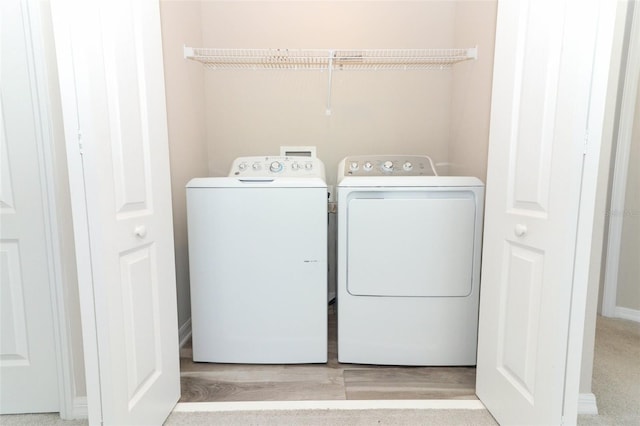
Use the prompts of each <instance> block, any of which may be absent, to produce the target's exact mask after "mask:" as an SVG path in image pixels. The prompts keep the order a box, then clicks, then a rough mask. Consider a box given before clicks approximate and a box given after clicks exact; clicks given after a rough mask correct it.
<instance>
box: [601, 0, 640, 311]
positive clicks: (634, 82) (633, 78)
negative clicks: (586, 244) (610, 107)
mask: <svg viewBox="0 0 640 426" xmlns="http://www.w3.org/2000/svg"><path fill="white" fill-rule="evenodd" d="M628 7H629V8H632V9H633V10H632V11H630V16H631V22H630V28H629V33H628V34H629V45H628V48H627V49H628V50H627V51H626V52H625V53H623V55H624V57H625V58H626V67H625V70H624V74H623V77H622V79H623V82H622V85H623V89H622V99H621V101H620V116H619V120H618V122H617V124H618V133H617V138H616V147H615V160H614V165H613V170H612V172H611V179H612V183H611V194H610V195H611V203H610V207H609V211H608V212H607V216H608V217H609V224H608V236H607V249H606V260H605V274H604V286H603V291H602V315H604V316H606V317H614V318H623V317H624V318H625V319H630V320H633V321H639V320H640V318H638V317H637V316H635V317H634V316H633V315H630V316H629V315H625V314H624V313H622V312H620V309H618V306H617V300H616V299H617V293H618V269H619V265H620V245H621V243H622V225H623V221H624V213H623V212H624V206H625V193H626V189H627V174H628V170H629V155H630V151H631V136H632V130H633V120H634V113H635V103H636V96H637V93H638V85H639V84H640V82H639V80H640V3H638V2H636V3H635V4H634V3H629V6H628Z"/></svg>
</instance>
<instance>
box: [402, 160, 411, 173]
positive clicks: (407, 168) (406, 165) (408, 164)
mask: <svg viewBox="0 0 640 426" xmlns="http://www.w3.org/2000/svg"><path fill="white" fill-rule="evenodd" d="M402 169H403V170H404V171H405V172H410V171H411V170H413V164H411V162H410V161H406V162H405V163H404V164H403V165H402Z"/></svg>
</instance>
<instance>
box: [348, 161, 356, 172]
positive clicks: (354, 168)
mask: <svg viewBox="0 0 640 426" xmlns="http://www.w3.org/2000/svg"><path fill="white" fill-rule="evenodd" d="M349 170H352V171H356V170H358V162H357V161H352V162H351V164H349Z"/></svg>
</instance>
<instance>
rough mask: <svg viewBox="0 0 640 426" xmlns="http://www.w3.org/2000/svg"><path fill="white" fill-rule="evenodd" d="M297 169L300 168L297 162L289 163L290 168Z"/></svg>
mask: <svg viewBox="0 0 640 426" xmlns="http://www.w3.org/2000/svg"><path fill="white" fill-rule="evenodd" d="M298 169H300V164H298V163H297V162H296V163H293V164H291V170H298Z"/></svg>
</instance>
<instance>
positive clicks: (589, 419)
mask: <svg viewBox="0 0 640 426" xmlns="http://www.w3.org/2000/svg"><path fill="white" fill-rule="evenodd" d="M591 388H592V391H593V393H594V394H595V396H596V401H597V404H598V414H599V415H597V416H579V417H578V424H579V425H581V426H582V425H584V426H587V425H615V426H618V425H620V426H623V425H633V426H638V425H640V324H639V323H637V322H633V321H626V320H620V319H612V318H604V317H598V319H597V322H596V347H595V354H594V359H593V381H592V384H591Z"/></svg>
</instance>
